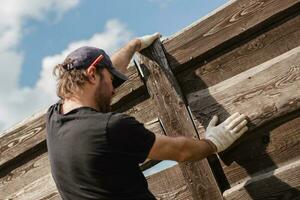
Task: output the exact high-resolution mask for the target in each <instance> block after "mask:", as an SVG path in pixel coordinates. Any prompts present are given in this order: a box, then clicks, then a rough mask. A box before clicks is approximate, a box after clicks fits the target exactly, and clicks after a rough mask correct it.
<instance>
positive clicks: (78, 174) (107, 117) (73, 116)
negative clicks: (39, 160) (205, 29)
mask: <svg viewBox="0 0 300 200" xmlns="http://www.w3.org/2000/svg"><path fill="white" fill-rule="evenodd" d="M158 37H159V34H158V33H156V34H153V35H148V36H144V37H141V38H137V39H134V40H131V41H130V42H129V43H128V44H127V45H125V46H124V47H123V48H122V49H120V50H119V51H118V52H117V53H115V54H114V55H113V56H112V57H111V60H110V58H109V56H108V55H107V54H106V53H105V52H104V51H103V50H101V49H98V48H95V47H81V48H79V49H77V50H75V51H73V52H72V53H70V54H69V55H68V56H67V57H66V59H65V61H64V62H63V63H62V64H59V65H57V66H56V67H55V74H56V75H57V78H58V83H57V95H58V96H59V97H60V98H61V101H60V102H58V103H56V104H54V105H52V106H51V107H50V108H49V110H48V113H47V146H48V155H49V160H50V164H51V171H52V176H53V178H54V181H55V183H56V185H57V189H58V191H59V193H60V195H61V197H62V198H63V199H71V200H76V199H105V200H106V199H107V200H110V199H115V200H122V199H130V200H135V199H139V200H141V199H147V200H148V199H155V197H154V196H153V195H152V194H151V192H150V191H149V190H148V186H147V182H146V179H145V177H144V176H143V174H142V172H141V171H140V169H139V163H141V162H143V161H144V160H145V159H146V158H150V159H155V160H175V161H178V162H181V161H193V160H200V159H203V158H205V157H207V156H209V155H211V154H213V153H216V152H220V151H223V150H224V149H226V148H227V147H228V146H230V145H231V144H232V143H233V142H234V141H235V140H236V139H237V138H239V137H240V136H241V135H242V134H243V133H244V132H245V131H247V126H246V124H247V121H246V119H245V116H244V115H241V114H239V113H235V114H233V115H232V116H230V117H229V118H228V119H227V120H226V121H224V122H223V123H222V124H220V125H218V126H215V125H216V123H217V117H216V116H215V117H213V119H212V120H211V122H210V124H209V126H208V128H207V130H206V138H205V139H202V140H193V139H188V138H185V137H167V136H163V135H155V134H154V133H152V132H150V131H149V130H147V129H145V128H144V126H143V124H141V123H139V122H138V121H136V120H135V119H134V118H133V117H130V116H128V115H125V114H121V113H113V112H110V103H111V99H112V96H113V94H114V89H115V88H116V87H118V86H120V85H121V84H122V83H123V82H124V81H126V79H127V77H126V76H124V75H123V74H122V73H121V72H120V71H122V72H124V71H125V70H126V67H127V65H128V64H129V62H130V60H131V58H132V56H133V54H134V53H135V52H136V51H140V50H141V49H143V48H146V47H147V46H149V45H150V44H151V43H152V42H153V41H154V40H155V39H157V38H158ZM114 66H117V67H118V69H119V70H120V71H118V70H117V69H116V68H115V67H114Z"/></svg>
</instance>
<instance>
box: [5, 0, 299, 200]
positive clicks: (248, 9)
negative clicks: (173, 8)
mask: <svg viewBox="0 0 300 200" xmlns="http://www.w3.org/2000/svg"><path fill="white" fill-rule="evenodd" d="M136 65H137V66H132V67H130V68H129V72H128V76H129V77H130V80H128V81H127V82H126V83H125V84H124V85H123V86H121V87H120V88H119V89H118V90H117V95H116V96H115V97H114V98H113V102H112V107H113V109H114V110H115V111H118V112H124V113H127V114H129V115H132V116H134V117H136V118H137V119H138V120H139V121H141V122H144V123H145V124H146V127H147V128H148V129H150V130H152V131H153V132H154V133H158V134H166V135H169V136H178V135H185V136H187V137H194V138H201V137H203V134H204V130H205V127H206V126H207V124H208V122H209V120H210V119H211V117H212V115H214V114H218V115H219V117H220V120H221V121H223V120H224V119H225V118H227V117H228V116H229V115H230V114H232V113H234V112H237V111H239V112H241V113H245V114H246V115H247V116H248V118H249V122H250V130H249V131H248V132H247V133H246V134H245V135H244V136H243V137H242V138H241V139H239V140H238V141H237V142H235V143H234V145H233V146H232V147H231V148H230V149H228V150H226V151H225V152H223V153H221V154H219V155H214V156H211V157H209V158H208V159H205V160H202V161H198V162H184V163H180V164H177V165H175V166H173V167H171V168H168V169H166V170H163V171H161V172H159V173H156V174H154V175H151V176H149V177H147V180H148V184H149V188H150V190H151V191H152V192H153V193H154V194H155V196H156V197H157V199H182V200H187V199H194V200H198V199H199V200H200V199H208V200H219V199H226V200H231V199H238V200H243V199H247V200H248V199H263V200H268V199H269V200H271V199H272V200H274V199H278V200H281V199H284V200H288V199H293V200H295V199H300V112H299V111H300V110H299V108H300V0H234V1H229V2H228V3H227V4H226V5H224V6H223V7H222V8H220V9H218V10H216V11H214V12H213V13H212V14H210V15H208V16H206V17H204V18H202V19H200V20H199V21H197V22H195V23H194V24H192V25H191V26H189V27H187V28H185V29H183V30H182V31H180V32H178V33H176V34H174V35H173V36H171V37H169V38H167V39H165V40H164V41H162V42H159V41H156V42H155V43H154V45H153V46H151V47H150V48H148V49H146V50H144V51H143V52H141V54H139V55H138V61H137V63H136ZM137 67H138V68H139V69H140V70H136V69H137ZM44 116H45V111H42V112H41V113H38V114H36V115H34V116H31V117H30V118H28V119H26V120H24V121H23V122H21V123H20V124H18V125H16V126H15V127H13V128H11V129H10V130H7V131H6V132H5V133H3V134H2V135H1V136H0V199H26V200H27V199H34V200H36V199H39V200H41V199H43V200H45V199H60V197H59V194H58V192H57V190H56V187H55V184H54V182H53V180H52V177H51V174H50V166H49V161H48V157H47V149H46V142H45V118H44ZM157 162H158V161H151V160H150V161H147V162H145V163H144V164H143V165H141V169H142V170H145V169H147V168H149V167H151V166H153V165H154V164H156V163H157Z"/></svg>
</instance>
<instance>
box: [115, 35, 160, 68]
mask: <svg viewBox="0 0 300 200" xmlns="http://www.w3.org/2000/svg"><path fill="white" fill-rule="evenodd" d="M159 37H160V34H159V33H154V34H152V35H145V36H143V37H139V38H136V39H133V40H131V41H129V42H128V43H127V44H126V45H125V46H124V47H122V48H121V49H119V50H118V51H117V52H115V53H114V54H113V55H112V56H111V61H112V63H113V65H114V66H116V67H117V68H118V70H120V71H121V72H122V73H125V72H126V70H127V66H128V64H129V62H130V60H131V59H132V57H133V55H134V53H135V52H136V51H140V50H142V49H144V48H147V47H148V46H150V45H151V44H152V43H153V41H154V40H155V39H157V38H159Z"/></svg>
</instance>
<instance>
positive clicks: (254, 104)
mask: <svg viewBox="0 0 300 200" xmlns="http://www.w3.org/2000/svg"><path fill="white" fill-rule="evenodd" d="M299 77H300V47H297V48H295V49H293V50H291V51H289V52H287V53H285V54H283V55H281V56H278V57H276V58H274V59H272V60H270V61H268V62H265V63H263V64H261V65H259V66H257V67H254V68H251V69H249V70H247V71H245V72H243V73H241V74H239V75H236V76H234V77H232V78H230V79H227V80H226V81H223V82H221V83H219V84H216V85H214V86H212V87H210V88H208V89H204V90H200V91H197V92H194V93H191V94H189V95H188V96H187V99H188V102H189V105H190V108H191V111H192V113H193V115H194V117H195V118H196V122H197V126H198V127H197V128H198V129H199V131H202V132H203V130H204V129H203V125H204V126H205V125H206V124H207V123H208V121H209V120H210V118H211V116H212V115H213V114H218V115H219V116H220V118H221V121H222V120H224V119H226V118H227V117H228V116H229V113H233V112H235V111H239V112H241V113H245V114H246V115H247V116H248V117H249V119H250V122H251V123H250V127H249V128H250V129H253V128H254V127H258V126H260V125H262V124H263V123H265V122H267V121H270V120H272V119H275V118H276V117H279V116H282V115H284V114H286V113H289V112H292V111H294V110H297V109H299V108H300V93H299V92H300V90H299V88H300V78H299Z"/></svg>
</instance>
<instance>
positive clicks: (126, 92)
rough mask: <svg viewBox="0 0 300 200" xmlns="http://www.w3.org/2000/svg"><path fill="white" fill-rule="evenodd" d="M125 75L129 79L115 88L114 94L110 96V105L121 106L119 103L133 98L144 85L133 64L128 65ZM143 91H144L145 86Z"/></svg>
mask: <svg viewBox="0 0 300 200" xmlns="http://www.w3.org/2000/svg"><path fill="white" fill-rule="evenodd" d="M125 75H126V76H127V77H128V78H129V80H127V81H125V83H124V84H122V85H121V86H120V87H118V88H117V89H116V92H115V93H116V94H115V95H114V97H113V98H112V102H111V105H112V107H113V108H116V109H117V108H118V107H120V106H121V105H120V104H124V103H126V102H128V101H130V100H132V99H133V98H135V96H138V95H139V94H140V93H141V92H140V90H142V88H143V86H144V83H143V82H142V80H141V78H140V77H139V75H138V72H137V70H136V68H135V65H134V64H131V65H130V66H129V67H128V72H127V73H126V74H125ZM144 91H145V92H146V90H145V87H144Z"/></svg>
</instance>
